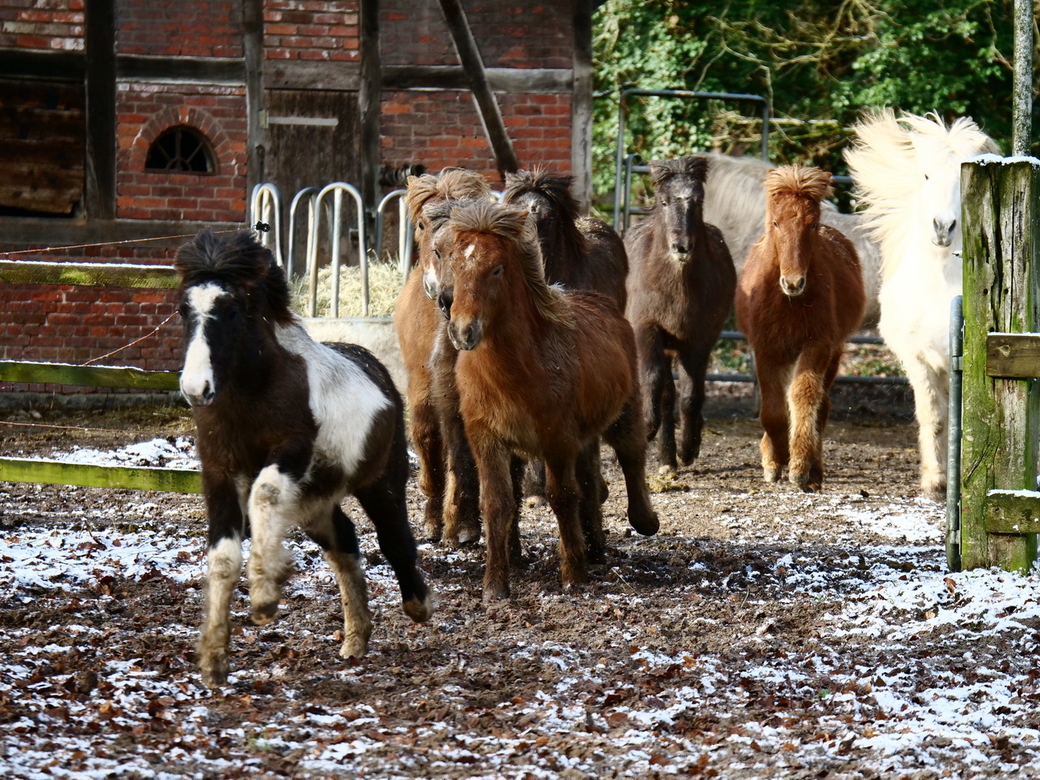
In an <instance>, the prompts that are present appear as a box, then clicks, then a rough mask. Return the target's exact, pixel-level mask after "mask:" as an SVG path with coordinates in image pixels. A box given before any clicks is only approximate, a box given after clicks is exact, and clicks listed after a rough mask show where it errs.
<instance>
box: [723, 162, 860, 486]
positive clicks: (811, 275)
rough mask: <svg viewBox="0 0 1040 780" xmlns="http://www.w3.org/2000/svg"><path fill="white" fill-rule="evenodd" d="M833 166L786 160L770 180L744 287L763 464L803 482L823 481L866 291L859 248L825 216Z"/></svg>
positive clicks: (741, 315) (742, 309) (768, 471)
mask: <svg viewBox="0 0 1040 780" xmlns="http://www.w3.org/2000/svg"><path fill="white" fill-rule="evenodd" d="M830 182H831V175H830V174H829V173H827V172H826V171H821V170H820V169H818V168H808V167H804V166H797V165H791V166H783V167H781V168H777V169H775V170H773V171H771V172H770V173H769V174H768V175H767V176H766V180H765V188H766V218H765V233H764V234H763V236H762V238H760V239H759V240H758V242H757V243H756V244H755V245H754V246H753V247H752V248H751V252H750V253H749V254H748V258H747V262H746V263H745V264H744V272H743V274H742V276H741V278H740V283H739V285H738V287H737V295H736V307H737V320H738V322H739V323H740V326H741V328H743V330H744V332H745V333H746V334H747V337H748V341H749V342H750V343H751V349H752V351H753V353H754V357H755V372H756V374H757V376H758V383H759V387H760V388H761V395H762V411H761V416H760V419H761V421H762V427H763V428H764V429H765V433H764V434H763V436H762V444H761V450H762V471H763V474H764V476H765V480H766V481H767V482H776V481H777V480H779V479H780V477H781V475H782V472H783V469H784V468H785V467H787V468H788V478H789V479H790V481H791V482H792V484H794V485H797V486H798V487H800V488H801V489H802V490H805V491H809V492H813V491H818V490H820V489H821V488H822V486H823V432H824V429H825V428H826V425H827V418H828V416H829V415H830V410H831V403H830V399H829V397H828V394H829V393H830V389H831V385H833V384H834V378H835V377H836V376H837V374H838V364H839V362H840V361H841V355H842V351H843V350H844V348H845V342H846V341H847V340H848V337H849V335H851V334H852V332H853V331H855V330H856V329H857V328H858V327H859V325H860V322H861V321H862V319H863V311H864V308H865V304H866V298H865V294H864V291H863V277H862V274H861V273H860V267H859V259H858V258H857V256H856V249H855V247H854V246H853V245H852V242H851V241H849V239H847V238H846V237H845V236H844V235H843V234H842V233H840V232H838V231H837V230H835V229H834V228H832V227H829V226H827V225H821V224H820V203H821V201H822V200H823V199H824V198H827V197H829V196H830V192H831V184H830Z"/></svg>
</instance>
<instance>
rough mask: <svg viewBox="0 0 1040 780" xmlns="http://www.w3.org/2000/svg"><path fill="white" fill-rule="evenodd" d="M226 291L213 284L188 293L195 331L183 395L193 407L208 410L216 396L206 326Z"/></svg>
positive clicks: (183, 377) (186, 355)
mask: <svg viewBox="0 0 1040 780" xmlns="http://www.w3.org/2000/svg"><path fill="white" fill-rule="evenodd" d="M227 294H228V293H227V291H226V290H224V289H223V288H222V287H220V286H219V285H216V284H213V283H207V284H200V285H198V286H197V287H191V288H189V289H188V291H187V304H188V306H189V308H190V309H191V310H192V313H193V315H194V318H195V328H194V330H193V331H192V333H191V337H190V338H189V340H188V346H187V348H186V349H185V350H184V370H183V371H181V380H180V387H181V394H182V395H183V396H184V398H185V399H186V400H187V401H188V403H189V404H191V405H192V406H207V405H209V404H210V403H212V402H213V398H214V396H215V395H216V390H217V387H216V378H215V376H214V373H213V355H212V352H211V351H210V348H209V343H208V342H207V341H206V322H207V321H208V320H210V319H212V318H213V307H214V306H215V305H216V302H217V299H218V298H220V297H221V296H222V295H227Z"/></svg>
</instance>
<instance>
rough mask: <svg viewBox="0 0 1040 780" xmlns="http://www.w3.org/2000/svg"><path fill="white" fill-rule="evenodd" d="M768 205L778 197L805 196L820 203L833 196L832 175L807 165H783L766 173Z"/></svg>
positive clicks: (765, 184)
mask: <svg viewBox="0 0 1040 780" xmlns="http://www.w3.org/2000/svg"><path fill="white" fill-rule="evenodd" d="M764 186H765V191H766V204H767V208H766V210H767V212H768V210H769V209H768V205H769V204H770V203H771V202H772V201H774V200H775V199H777V198H784V197H795V198H805V199H807V200H811V201H813V202H814V203H819V202H820V201H821V200H823V199H824V198H829V197H830V196H831V175H830V173H828V172H827V171H824V170H821V169H819V168H812V167H809V166H806V165H781V166H780V167H779V168H774V169H773V170H771V171H770V172H769V173H768V174H766V180H765V183H764Z"/></svg>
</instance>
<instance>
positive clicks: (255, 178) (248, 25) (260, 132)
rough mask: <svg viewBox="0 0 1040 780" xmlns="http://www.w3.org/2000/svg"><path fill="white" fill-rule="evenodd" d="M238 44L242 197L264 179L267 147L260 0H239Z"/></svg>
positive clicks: (262, 19) (261, 8) (261, 0)
mask: <svg viewBox="0 0 1040 780" xmlns="http://www.w3.org/2000/svg"><path fill="white" fill-rule="evenodd" d="M242 28H243V33H244V34H243V40H242V46H243V50H244V54H245V58H244V61H243V62H242V63H241V64H242V65H243V66H244V68H243V70H244V73H243V76H244V78H245V84H246V138H247V141H246V192H245V195H246V198H247V199H248V198H249V197H250V195H251V193H252V192H253V187H255V186H256V185H257V184H258V183H260V182H263V181H267V176H266V175H265V171H264V150H265V149H266V148H267V130H266V129H265V128H264V127H263V123H262V122H261V121H260V112H261V111H263V110H264V107H265V101H264V2H263V0H242Z"/></svg>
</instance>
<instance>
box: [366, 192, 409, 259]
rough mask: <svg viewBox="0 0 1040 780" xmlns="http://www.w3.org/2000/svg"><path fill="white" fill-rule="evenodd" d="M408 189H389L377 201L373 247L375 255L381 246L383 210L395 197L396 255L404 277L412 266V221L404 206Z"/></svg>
mask: <svg viewBox="0 0 1040 780" xmlns="http://www.w3.org/2000/svg"><path fill="white" fill-rule="evenodd" d="M407 192H408V190H404V189H398V190H391V191H390V192H388V193H387V194H386V195H384V196H383V199H382V200H381V201H379V205H378V206H376V240H375V249H376V255H377V256H378V254H379V252H380V251H381V249H382V247H383V223H384V221H385V219H386V217H385V211H386V207H387V205H388V204H389V203H390V201H392V200H393V199H394V198H397V199H398V200H397V217H398V220H397V257H398V262H399V263H400V268H401V274H402V276H404V277H407V276H408V270H409V269H410V268H411V267H412V241H411V236H412V221H411V219H410V218H409V216H408V209H407V208H405V203H404V196H405V194H406V193H407Z"/></svg>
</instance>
